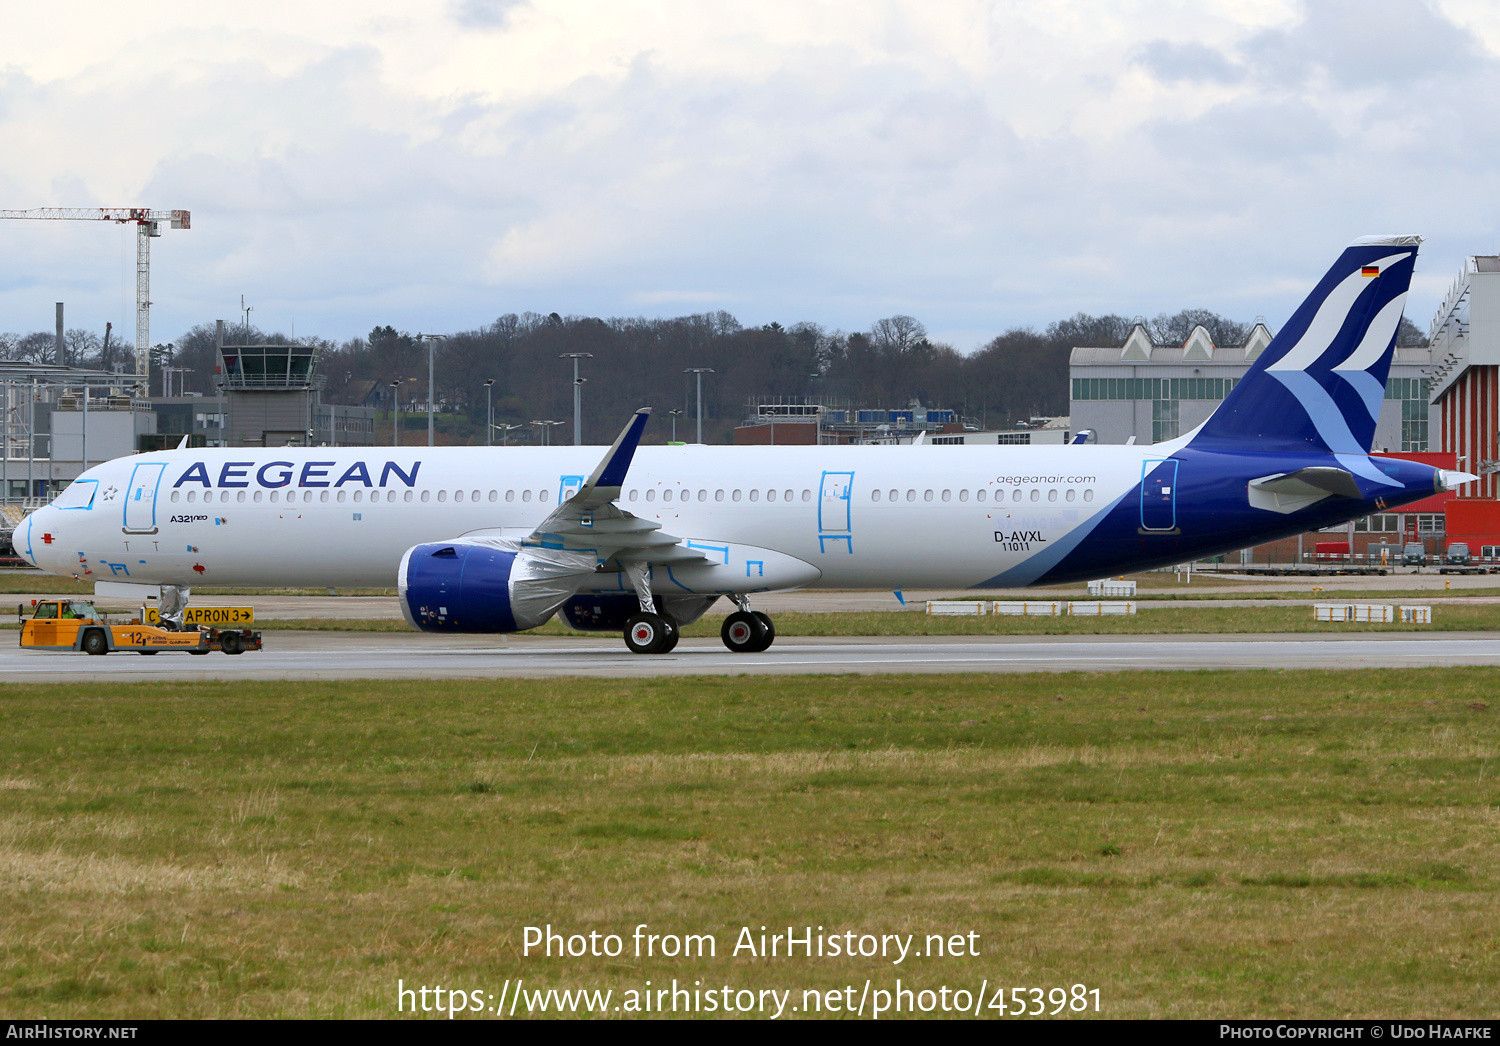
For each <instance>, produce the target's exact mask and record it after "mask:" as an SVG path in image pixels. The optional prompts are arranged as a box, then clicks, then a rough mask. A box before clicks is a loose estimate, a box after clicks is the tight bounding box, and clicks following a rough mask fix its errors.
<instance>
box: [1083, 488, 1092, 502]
mask: <svg viewBox="0 0 1500 1046" xmlns="http://www.w3.org/2000/svg"><path fill="white" fill-rule="evenodd" d="M1083 500H1084V501H1093V500H1094V492H1093V491H1092V490H1085V491H1084V492H1083Z"/></svg>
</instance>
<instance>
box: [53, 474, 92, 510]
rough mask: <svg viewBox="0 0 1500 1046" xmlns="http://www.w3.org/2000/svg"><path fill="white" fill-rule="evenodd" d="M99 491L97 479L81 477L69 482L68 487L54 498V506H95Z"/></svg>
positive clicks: (74, 507)
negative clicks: (96, 495) (95, 498)
mask: <svg viewBox="0 0 1500 1046" xmlns="http://www.w3.org/2000/svg"><path fill="white" fill-rule="evenodd" d="M98 492H99V481H98V480H97V479H80V480H74V481H73V482H72V483H69V484H68V486H67V489H66V490H64V491H63V492H62V493H61V494H59V495H57V497H55V498H53V499H52V507H53V508H72V509H80V508H93V507H94V495H95V494H97V493H98Z"/></svg>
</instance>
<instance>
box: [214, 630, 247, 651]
mask: <svg viewBox="0 0 1500 1046" xmlns="http://www.w3.org/2000/svg"><path fill="white" fill-rule="evenodd" d="M219 647H220V649H222V650H223V651H224V653H226V654H242V653H244V652H245V640H244V637H243V636H241V635H240V634H239V633H238V632H224V633H221V634H220V636H219Z"/></svg>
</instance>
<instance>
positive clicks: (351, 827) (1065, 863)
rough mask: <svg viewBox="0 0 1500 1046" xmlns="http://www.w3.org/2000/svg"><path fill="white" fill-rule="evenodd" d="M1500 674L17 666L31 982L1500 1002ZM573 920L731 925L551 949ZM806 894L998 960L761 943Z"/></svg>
mask: <svg viewBox="0 0 1500 1046" xmlns="http://www.w3.org/2000/svg"><path fill="white" fill-rule="evenodd" d="M1497 681H1500V675H1497V673H1496V672H1495V671H1493V670H1487V669H1434V670H1428V671H1420V672H1418V671H1364V672H1325V673H1309V672H1298V673H1278V672H1241V673H1194V672H1183V673H1144V672H1141V673H1129V674H1120V675H1030V676H1004V677H994V676H925V677H920V678H918V677H901V676H885V677H880V678H878V679H872V678H853V677H782V678H776V679H755V678H738V679H673V680H660V681H612V682H609V683H607V684H601V683H599V682H597V681H582V680H561V681H516V682H509V681H493V680H490V681H472V682H470V681H458V682H442V683H432V682H413V683H405V682H394V683H384V684H376V685H371V684H369V683H360V682H350V683H318V682H302V683H267V684H255V683H195V684H184V685H174V684H160V683H156V684H138V685H125V684H121V685H103V686H69V687H63V686H58V687H19V686H8V687H0V729H3V736H4V737H5V738H6V744H5V746H4V749H3V753H0V760H3V765H0V927H3V932H0V1009H3V1012H4V1013H5V1014H6V1015H7V1016H8V1017H12V1018H21V1017H36V1016H41V1015H47V1016H51V1017H105V1016H121V1017H124V1016H131V1017H148V1016H271V1015H277V1016H323V1015H347V1016H391V1015H394V1009H395V1005H396V984H397V980H398V979H400V980H402V981H404V983H405V984H406V985H407V986H408V987H410V986H412V985H414V984H416V985H423V984H425V985H429V986H431V985H435V984H439V983H441V984H442V985H444V986H445V987H446V988H461V989H465V990H482V991H487V992H489V993H492V994H495V995H499V993H500V991H501V986H502V985H503V984H504V983H505V982H506V980H507V978H510V979H512V980H513V979H515V978H525V979H526V982H527V985H528V987H536V988H541V987H544V986H557V987H570V988H592V987H599V988H610V989H613V990H614V991H615V992H616V995H615V999H616V1001H618V1000H619V998H620V994H619V993H621V992H623V991H625V990H627V989H630V988H636V989H639V988H640V987H642V986H643V984H644V981H645V980H647V979H650V980H651V981H652V982H653V985H656V986H661V985H663V984H664V983H665V982H669V981H670V980H671V979H672V978H673V977H676V978H678V979H679V980H681V981H685V982H687V983H689V984H690V983H691V982H692V981H694V980H701V981H702V982H703V983H704V985H706V986H718V985H721V984H728V985H731V986H732V987H734V988H735V989H741V988H746V989H760V988H778V989H788V988H790V989H794V998H793V1000H792V1004H793V1005H797V1004H800V1003H801V1002H802V1001H803V997H802V996H801V990H802V989H804V988H814V987H815V988H821V989H825V990H826V989H833V988H838V987H842V986H844V985H846V984H852V985H854V986H855V995H856V998H857V997H858V993H859V989H860V987H861V986H863V984H864V983H865V981H866V979H869V980H871V981H872V983H873V986H874V988H876V989H879V988H881V987H885V988H888V989H889V988H894V986H895V979H896V978H897V977H900V978H902V980H903V982H904V983H905V984H906V985H907V986H915V987H917V988H923V987H927V988H933V989H936V988H938V987H939V986H942V985H948V986H950V987H966V988H969V989H973V988H976V987H978V986H979V984H980V982H981V981H982V980H985V979H987V980H988V983H989V985H990V986H991V989H993V986H994V985H996V984H1000V985H1003V986H1007V987H1011V986H1013V987H1021V988H1030V987H1040V988H1052V987H1056V986H1071V985H1073V984H1077V983H1083V984H1086V985H1087V986H1088V987H1090V988H1094V987H1097V988H1099V990H1100V999H1101V1012H1102V1015H1104V1016H1183V1017H1219V1016H1241V1017H1270V1016H1294V1015H1295V1016H1304V1017H1332V1016H1344V1015H1364V1016H1373V1015H1381V1016H1392V1017H1395V1016H1422V1017H1433V1016H1464V1017H1494V1016H1495V1015H1496V1013H1497V1011H1500V1002H1497V1001H1496V998H1495V994H1494V991H1493V985H1494V983H1495V981H1496V979H1497V976H1500V955H1497V950H1500V945H1497V943H1496V937H1495V933H1494V926H1495V915H1494V913H1495V911H1496V907H1497V901H1500V860H1497V859H1500V841H1497V833H1496V829H1497V827H1500V815H1497V811H1496V801H1497V799H1500V782H1497V780H1496V778H1497V776H1500V763H1497V759H1496V754H1497V745H1496V741H1497V730H1496V727H1495V716H1496V715H1497V714H1500V708H1491V707H1490V705H1491V703H1492V694H1493V691H1494V689H1495V686H1496V683H1497ZM545 923H551V924H552V926H553V927H554V928H555V929H561V930H564V931H565V932H568V933H572V932H581V933H588V932H589V931H590V930H597V931H599V932H600V933H617V934H620V935H622V936H623V937H624V938H625V940H626V942H627V948H628V942H629V940H630V936H629V935H630V934H631V932H632V930H633V929H634V927H635V926H636V925H637V924H639V923H648V924H649V925H650V928H651V932H656V933H676V934H686V933H711V934H714V935H716V939H717V941H718V945H719V948H718V955H717V957H716V958H712V959H708V958H705V959H694V960H685V959H676V960H663V959H660V958H657V959H644V960H643V959H636V958H634V957H631V956H630V955H629V954H628V952H627V954H626V955H625V956H624V957H621V958H609V959H604V958H588V957H585V958H572V959H556V958H554V959H551V960H548V959H545V958H538V957H535V956H533V957H529V958H528V957H523V956H522V955H521V953H520V946H521V943H522V939H523V927H525V926H527V925H542V924H545ZM788 924H791V925H794V926H797V927H802V926H806V925H812V926H814V927H817V926H822V927H825V928H826V929H827V931H829V932H830V933H831V932H835V931H837V932H839V933H842V932H844V931H846V930H853V931H856V932H858V933H871V934H886V933H893V934H894V933H899V934H906V933H914V934H917V944H918V946H919V947H920V945H921V942H922V941H923V940H924V939H925V935H927V934H929V933H932V934H936V933H942V934H945V935H946V934H968V933H970V932H972V933H975V934H977V935H978V936H977V938H975V940H976V941H977V944H978V949H979V952H980V955H979V957H978V958H961V959H960V958H921V959H918V958H915V957H913V958H909V959H908V960H907V961H906V962H905V963H903V964H902V965H900V966H895V965H892V964H891V963H890V962H889V961H883V960H880V959H858V960H852V961H851V960H847V959H830V958H825V959H812V960H808V959H803V958H801V957H798V958H796V959H792V960H786V959H777V960H762V959H750V958H745V957H740V958H732V957H729V956H728V955H727V954H726V953H727V952H728V951H729V950H730V948H731V947H732V944H733V942H734V941H735V939H736V936H737V934H738V931H739V928H740V927H741V926H750V927H752V930H753V931H754V932H757V933H758V928H759V927H761V926H766V927H769V928H771V931H768V932H774V931H775V930H776V929H777V928H784V927H785V926H787V925H788ZM783 932H784V931H783ZM522 1012H524V1010H523V1011H522ZM518 1015H519V1014H518Z"/></svg>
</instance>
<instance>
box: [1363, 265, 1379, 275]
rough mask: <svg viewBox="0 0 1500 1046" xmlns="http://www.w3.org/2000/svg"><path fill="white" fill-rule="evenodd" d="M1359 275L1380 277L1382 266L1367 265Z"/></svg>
mask: <svg viewBox="0 0 1500 1046" xmlns="http://www.w3.org/2000/svg"><path fill="white" fill-rule="evenodd" d="M1359 274H1360V275H1361V276H1379V275H1380V266H1378V265H1366V266H1364V267H1363V268H1362V269H1360V270H1359Z"/></svg>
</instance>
